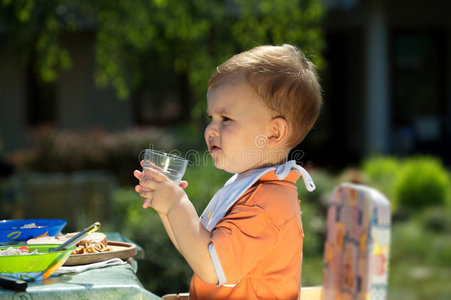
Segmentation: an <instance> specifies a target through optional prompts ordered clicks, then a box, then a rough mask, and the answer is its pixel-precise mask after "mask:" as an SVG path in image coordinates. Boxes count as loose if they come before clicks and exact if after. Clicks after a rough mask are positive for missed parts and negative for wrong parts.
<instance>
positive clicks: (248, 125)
mask: <svg viewBox="0 0 451 300" xmlns="http://www.w3.org/2000/svg"><path fill="white" fill-rule="evenodd" d="M207 113H208V115H209V117H210V118H211V122H210V124H209V125H208V126H207V128H206V129H205V141H206V143H207V147H208V150H209V152H210V154H211V156H212V158H213V162H214V164H215V166H216V167H217V168H219V169H223V170H225V171H227V172H230V173H242V172H244V171H247V170H250V169H254V168H258V167H259V166H261V165H262V164H263V163H264V159H265V151H267V149H266V148H267V147H266V143H267V137H268V134H269V130H270V124H271V119H272V114H271V111H270V110H269V109H268V108H267V107H266V106H265V105H264V104H263V102H262V100H260V99H259V98H258V96H257V95H256V94H255V93H254V92H253V91H252V90H251V89H250V87H248V86H247V85H246V84H241V83H239V84H238V83H223V84H220V85H219V86H216V87H214V88H212V89H210V90H209V91H208V94H207Z"/></svg>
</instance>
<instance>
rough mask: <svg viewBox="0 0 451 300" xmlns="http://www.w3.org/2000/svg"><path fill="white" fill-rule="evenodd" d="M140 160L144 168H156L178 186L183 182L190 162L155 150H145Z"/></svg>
mask: <svg viewBox="0 0 451 300" xmlns="http://www.w3.org/2000/svg"><path fill="white" fill-rule="evenodd" d="M140 158H141V160H142V161H143V167H144V168H146V167H147V168H154V169H156V170H158V171H160V172H162V173H163V174H164V175H166V176H167V177H168V178H169V179H171V180H172V181H174V182H175V183H176V184H179V183H180V180H182V177H183V175H184V174H185V171H186V167H187V165H188V160H186V159H184V158H183V157H180V156H177V155H174V154H169V153H165V152H162V151H158V150H154V149H145V150H144V151H143V152H141V155H140Z"/></svg>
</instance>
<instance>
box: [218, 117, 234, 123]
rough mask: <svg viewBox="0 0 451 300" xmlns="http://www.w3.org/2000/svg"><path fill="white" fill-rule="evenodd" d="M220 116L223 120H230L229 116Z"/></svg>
mask: <svg viewBox="0 0 451 300" xmlns="http://www.w3.org/2000/svg"><path fill="white" fill-rule="evenodd" d="M221 118H222V121H223V122H226V121H232V119H230V118H229V117H226V116H222V117H221Z"/></svg>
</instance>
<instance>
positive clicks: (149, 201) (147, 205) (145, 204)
mask: <svg viewBox="0 0 451 300" xmlns="http://www.w3.org/2000/svg"><path fill="white" fill-rule="evenodd" d="M151 203H152V200H151V199H148V198H146V199H144V202H143V208H148V207H149V206H150V204H151Z"/></svg>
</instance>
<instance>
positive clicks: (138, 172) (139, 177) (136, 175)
mask: <svg viewBox="0 0 451 300" xmlns="http://www.w3.org/2000/svg"><path fill="white" fill-rule="evenodd" d="M133 176H135V178H136V179H138V180H141V177H142V173H141V172H140V171H138V170H135V171H133Z"/></svg>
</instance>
